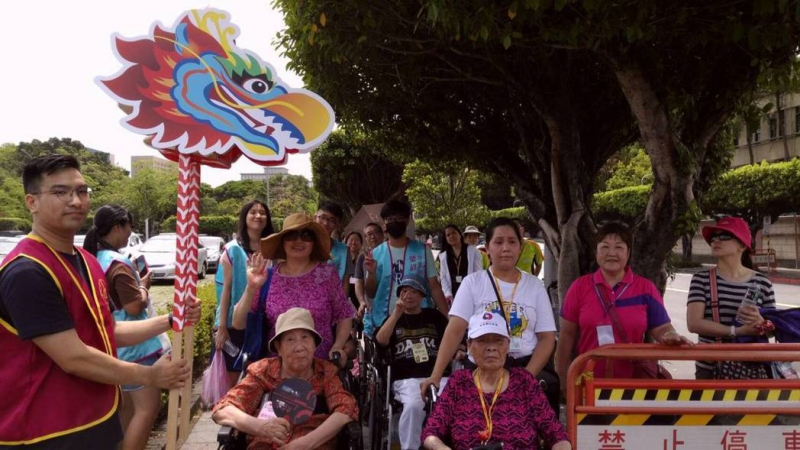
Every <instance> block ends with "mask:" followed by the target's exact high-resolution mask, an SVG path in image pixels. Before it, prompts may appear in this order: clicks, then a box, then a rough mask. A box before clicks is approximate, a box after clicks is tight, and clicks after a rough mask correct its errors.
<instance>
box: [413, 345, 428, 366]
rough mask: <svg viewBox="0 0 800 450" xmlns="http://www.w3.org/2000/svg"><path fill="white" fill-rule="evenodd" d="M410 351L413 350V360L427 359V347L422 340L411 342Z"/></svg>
mask: <svg viewBox="0 0 800 450" xmlns="http://www.w3.org/2000/svg"><path fill="white" fill-rule="evenodd" d="M411 351H412V352H414V362H416V363H424V362H427V361H428V349H427V348H425V344H423V343H422V342H413V343H412V344H411Z"/></svg>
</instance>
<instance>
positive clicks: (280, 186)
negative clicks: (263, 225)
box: [269, 175, 318, 218]
mask: <svg viewBox="0 0 800 450" xmlns="http://www.w3.org/2000/svg"><path fill="white" fill-rule="evenodd" d="M269 199H270V200H269V209H270V212H272V216H273V217H276V218H277V217H280V218H286V216H288V215H289V214H292V213H296V212H304V213H308V214H314V213H315V212H316V211H317V203H318V197H317V192H316V191H315V190H314V188H312V187H311V185H310V184H309V182H308V179H307V178H306V177H304V176H302V175H277V176H274V177H270V179H269Z"/></svg>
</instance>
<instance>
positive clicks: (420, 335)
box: [376, 308, 449, 380]
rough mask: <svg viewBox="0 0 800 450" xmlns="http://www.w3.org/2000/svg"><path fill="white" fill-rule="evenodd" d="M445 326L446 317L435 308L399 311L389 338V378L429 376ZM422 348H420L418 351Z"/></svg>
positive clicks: (402, 378) (400, 378)
mask: <svg viewBox="0 0 800 450" xmlns="http://www.w3.org/2000/svg"><path fill="white" fill-rule="evenodd" d="M387 320H388V319H387ZM384 323H386V322H384ZM445 328H447V318H445V317H444V316H443V315H442V313H440V312H439V311H436V310H435V309H430V308H424V309H423V310H422V312H421V313H419V314H403V315H402V316H401V317H400V320H398V321H397V325H396V326H395V327H394V331H393V332H392V337H391V338H389V351H390V353H391V356H392V379H394V380H404V379H406V378H427V377H429V376H430V374H431V372H433V366H434V365H435V364H436V356H437V355H438V354H439V345H440V344H441V342H442V336H444V330H445ZM376 333H377V331H376ZM415 346H416V349H417V352H416V357H415V352H414V349H415ZM423 348H424V350H425V351H424V352H422V351H421V350H422V349H423ZM448 371H449V369H448ZM446 375H447V374H445V376H446Z"/></svg>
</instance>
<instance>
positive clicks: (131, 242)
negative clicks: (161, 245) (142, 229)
mask: <svg viewBox="0 0 800 450" xmlns="http://www.w3.org/2000/svg"><path fill="white" fill-rule="evenodd" d="M142 244H144V239H142V235H141V234H139V233H131V235H130V236H128V245H127V246H125V247H123V248H121V249H119V252H120V253H122V254H123V255H126V256H127V257H129V258H131V257H136V256H137V255H138V251H139V247H141V246H142ZM131 259H133V258H131Z"/></svg>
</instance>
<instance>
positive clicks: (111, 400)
mask: <svg viewBox="0 0 800 450" xmlns="http://www.w3.org/2000/svg"><path fill="white" fill-rule="evenodd" d="M77 250H78V252H79V253H78V254H79V255H80V257H81V258H82V259H83V262H84V265H85V267H86V268H88V272H89V273H88V277H89V282H90V284H87V283H86V281H84V280H83V278H82V277H81V276H80V274H79V273H78V272H77V270H75V267H74V266H73V265H72V264H70V263H69V261H67V260H65V259H64V258H63V257H62V256H61V255H60V254H59V253H58V252H57V251H55V250H54V249H53V248H52V247H50V246H49V245H47V244H45V243H44V242H43V241H42V240H41V238H39V237H38V236H33V235H29V236H28V237H27V238H25V239H23V240H22V241H21V242H20V243H19V244H18V245H17V246H16V248H14V250H13V251H12V252H11V253H10V254H9V255H8V256H7V257H6V258H5V260H4V261H3V265H2V266H0V274H2V272H3V271H4V270H5V268H6V267H7V265H8V263H9V262H11V261H13V260H15V259H17V258H27V259H29V260H31V261H33V262H35V263H37V264H39V265H41V266H42V267H43V268H44V269H45V270H46V271H47V272H48V273H49V274H50V276H51V277H52V278H53V281H54V282H55V284H56V286H57V287H58V289H59V290H60V291H61V294H62V296H63V297H64V303H65V304H66V305H67V309H68V310H69V313H70V315H71V316H72V320H73V322H74V323H75V332H76V333H77V334H78V337H79V338H80V339H81V341H83V343H84V344H86V345H88V346H90V347H94V348H96V349H97V350H100V351H101V352H104V353H106V354H108V355H111V356H114V357H116V355H117V352H116V344H115V343H114V323H113V320H114V319H113V317H112V316H111V312H110V311H109V308H108V286H107V284H106V283H107V282H106V279H105V274H104V273H103V270H102V269H101V268H100V264H99V263H98V262H97V260H96V259H95V258H94V256H92V255H91V254H89V253H88V252H86V251H84V250H83V249H80V248H78V249H77ZM24 301H30V302H35V301H36V298H35V297H33V296H31V297H29V298H27V299H24ZM0 349H3V350H2V354H3V356H2V364H0V411H1V412H0V445H22V444H32V443H36V442H41V441H44V440H46V439H51V438H55V437H58V436H63V435H66V434H70V433H75V432H78V431H82V430H85V429H87V428H90V427H93V426H95V425H98V424H100V423H102V422H104V421H105V420H107V419H108V418H110V417H111V416H112V414H114V412H115V411H116V410H117V406H118V404H119V396H118V395H117V386H113V385H109V384H102V383H96V382H94V381H90V380H87V379H85V378H80V377H77V376H74V375H70V374H68V373H66V372H64V371H63V370H61V368H60V367H59V366H58V365H57V364H56V363H55V362H54V361H53V360H52V359H50V357H49V356H47V354H46V353H44V352H43V351H42V350H40V349H39V347H37V346H36V345H35V344H34V343H33V341H32V340H21V339H19V337H17V330H15V329H14V327H13V326H12V325H11V324H9V323H7V322H5V321H3V320H2V319H0Z"/></svg>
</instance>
